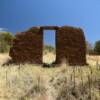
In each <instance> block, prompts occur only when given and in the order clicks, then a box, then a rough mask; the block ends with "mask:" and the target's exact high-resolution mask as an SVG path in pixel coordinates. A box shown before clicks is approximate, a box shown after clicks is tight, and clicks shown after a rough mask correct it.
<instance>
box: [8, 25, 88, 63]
mask: <svg viewBox="0 0 100 100" xmlns="http://www.w3.org/2000/svg"><path fill="white" fill-rule="evenodd" d="M43 30H56V61H55V63H57V64H60V63H61V62H62V61H63V60H65V61H66V63H68V64H69V65H85V64H86V47H85V37H84V33H83V31H82V30H81V29H78V28H74V27H69V26H63V27H57V26H42V27H33V28H31V29H29V30H28V31H26V32H21V33H17V34H16V38H15V39H14V41H13V45H12V48H11V49H10V53H9V54H10V56H11V57H12V60H13V62H18V63H23V62H31V63H36V64H42V63H43V62H42V57H43V54H42V53H43Z"/></svg>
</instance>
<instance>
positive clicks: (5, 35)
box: [0, 32, 14, 53]
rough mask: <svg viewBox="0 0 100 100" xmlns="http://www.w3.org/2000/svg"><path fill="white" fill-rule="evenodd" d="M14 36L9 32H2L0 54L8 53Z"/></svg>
mask: <svg viewBox="0 0 100 100" xmlns="http://www.w3.org/2000/svg"><path fill="white" fill-rule="evenodd" d="M13 39H14V36H13V35H12V34H11V33H9V32H0V52H1V53H4V52H8V51H9V49H10V47H11V44H12V41H13Z"/></svg>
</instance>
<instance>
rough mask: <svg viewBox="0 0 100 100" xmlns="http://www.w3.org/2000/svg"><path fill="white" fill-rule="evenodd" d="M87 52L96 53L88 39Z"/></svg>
mask: <svg viewBox="0 0 100 100" xmlns="http://www.w3.org/2000/svg"><path fill="white" fill-rule="evenodd" d="M86 53H87V54H89V55H94V54H95V52H94V48H93V46H92V44H91V43H89V42H88V41H86Z"/></svg>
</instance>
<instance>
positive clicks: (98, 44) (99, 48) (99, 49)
mask: <svg viewBox="0 0 100 100" xmlns="http://www.w3.org/2000/svg"><path fill="white" fill-rule="evenodd" d="M94 51H95V52H96V54H97V55H100V40H99V41H96V43H95V47H94Z"/></svg>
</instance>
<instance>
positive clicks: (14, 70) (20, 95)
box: [0, 53, 100, 100]
mask: <svg viewBox="0 0 100 100" xmlns="http://www.w3.org/2000/svg"><path fill="white" fill-rule="evenodd" d="M53 58H54V55H53V54H52V53H49V54H47V55H46V56H45V62H48V63H50V62H51V61H52V59H53ZM8 59H10V58H9V56H8V55H7V54H0V66H1V64H3V63H4V62H6V61H7V60H8ZM87 59H88V63H89V64H90V65H89V66H84V67H80V66H76V67H73V66H68V65H66V64H65V63H63V64H62V65H60V66H59V67H57V68H42V67H41V66H39V65H32V64H24V65H9V66H5V67H0V100H100V70H99V68H98V65H99V64H100V57H99V56H98V57H90V56H87ZM97 61H98V65H97Z"/></svg>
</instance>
